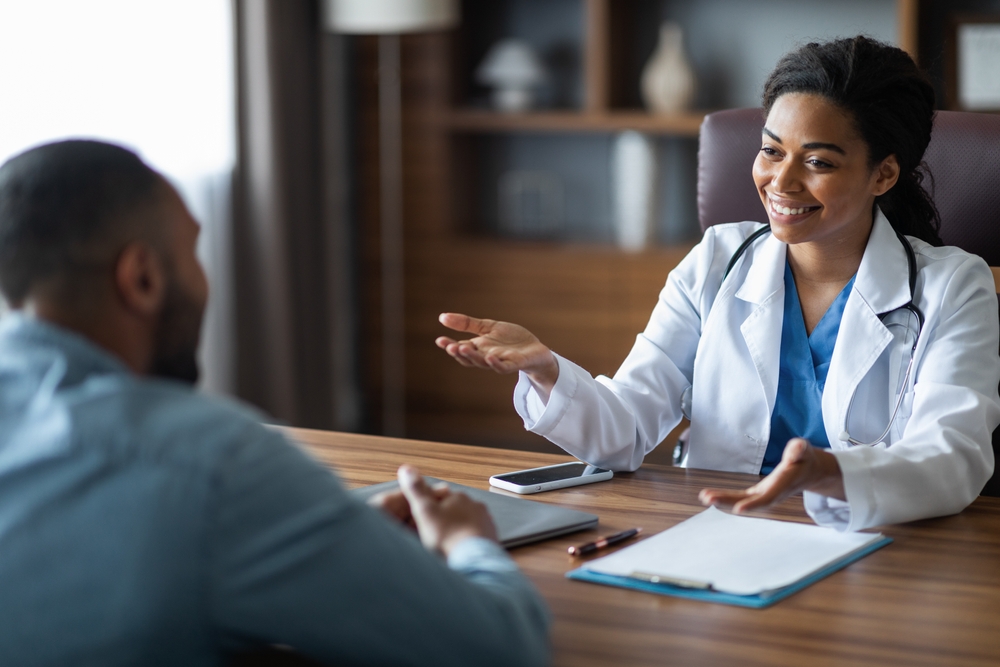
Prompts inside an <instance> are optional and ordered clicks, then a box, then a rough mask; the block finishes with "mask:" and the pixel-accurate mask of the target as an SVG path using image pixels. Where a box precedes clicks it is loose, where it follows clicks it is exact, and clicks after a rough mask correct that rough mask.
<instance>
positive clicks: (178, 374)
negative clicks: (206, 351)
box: [150, 276, 203, 384]
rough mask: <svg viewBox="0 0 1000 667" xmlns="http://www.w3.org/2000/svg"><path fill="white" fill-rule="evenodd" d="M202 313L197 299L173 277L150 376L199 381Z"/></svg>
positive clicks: (168, 288) (165, 303)
mask: <svg viewBox="0 0 1000 667" xmlns="http://www.w3.org/2000/svg"><path fill="white" fill-rule="evenodd" d="M202 312H203V310H202V308H201V307H200V306H199V304H198V303H197V301H196V300H195V299H193V298H191V296H190V295H188V294H187V293H185V292H184V289H183V288H182V287H181V285H180V283H179V282H178V281H177V279H176V278H175V277H173V276H171V278H170V280H169V282H168V283H167V292H166V294H165V295H164V303H163V311H162V312H161V315H160V326H159V330H158V331H157V333H156V340H155V342H154V345H155V348H154V350H153V364H152V367H151V368H150V374H151V375H154V376H157V377H162V378H169V379H172V380H180V381H181V382H186V383H188V384H195V383H196V382H197V381H198V359H197V351H198V338H199V336H200V334H201V318H202Z"/></svg>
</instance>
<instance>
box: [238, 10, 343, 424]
mask: <svg viewBox="0 0 1000 667" xmlns="http://www.w3.org/2000/svg"><path fill="white" fill-rule="evenodd" d="M318 5H319V3H318V2H317V0H236V3H235V11H236V53H237V125H238V142H237V169H236V178H235V187H234V201H233V214H234V224H233V236H234V238H233V247H234V255H235V256H234V276H235V296H236V299H235V302H236V308H235V312H236V326H235V332H234V338H235V342H236V355H235V366H236V378H237V379H236V387H237V393H238V394H239V395H240V396H241V397H242V398H244V399H246V400H248V401H250V402H252V403H254V404H256V405H258V406H260V407H261V408H263V409H264V410H266V411H267V412H269V413H270V414H271V415H273V416H274V417H276V418H277V419H278V420H280V421H283V422H285V423H288V424H291V425H294V426H304V427H311V428H338V429H343V430H355V429H356V427H357V423H358V414H359V404H358V399H357V397H358V395H359V394H358V391H357V380H356V370H355V364H354V361H353V360H354V357H355V355H354V347H355V346H354V329H355V326H354V316H353V311H354V306H353V303H352V302H351V299H352V295H353V294H354V290H353V285H352V276H353V267H352V265H351V262H352V257H353V253H352V252H351V250H350V247H351V233H350V224H349V219H350V191H351V188H350V184H349V182H348V177H347V173H348V170H347V169H346V168H345V166H346V163H347V160H346V154H347V150H348V146H347V137H348V130H347V121H348V119H347V114H346V112H345V109H346V108H347V105H346V104H345V103H344V101H343V96H344V94H345V93H346V91H347V85H346V75H345V72H346V71H347V68H346V67H345V66H344V64H343V59H344V56H343V54H344V53H345V52H346V51H345V49H344V48H343V45H342V44H341V43H340V42H339V41H338V40H340V39H343V38H336V37H334V36H332V35H326V34H324V33H323V32H322V31H321V28H320V13H319V6H318Z"/></svg>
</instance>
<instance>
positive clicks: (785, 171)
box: [769, 160, 802, 194]
mask: <svg viewBox="0 0 1000 667" xmlns="http://www.w3.org/2000/svg"><path fill="white" fill-rule="evenodd" d="M769 176H770V179H771V191H772V192H774V193H775V194H781V193H790V192H799V191H800V190H802V180H801V179H800V178H799V174H798V169H797V167H796V165H794V164H792V163H791V162H790V161H787V160H786V161H783V162H779V163H778V164H775V165H772V167H771V173H770V174H769Z"/></svg>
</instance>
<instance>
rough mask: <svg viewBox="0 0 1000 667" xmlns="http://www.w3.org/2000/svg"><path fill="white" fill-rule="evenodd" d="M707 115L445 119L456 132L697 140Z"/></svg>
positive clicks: (473, 115) (461, 115)
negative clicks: (629, 133)
mask: <svg viewBox="0 0 1000 667" xmlns="http://www.w3.org/2000/svg"><path fill="white" fill-rule="evenodd" d="M704 118H705V112H691V113H684V114H671V115H655V114H650V113H647V112H646V111H641V110H639V111H608V112H605V113H599V112H598V113H594V112H583V113H581V112H575V111H544V112H531V113H497V112H495V111H483V110H479V109H455V110H454V111H451V112H450V113H448V114H447V115H446V116H445V117H444V118H443V122H444V126H445V127H446V128H447V129H449V130H453V131H455V132H621V131H623V130H638V131H641V132H647V133H649V134H662V135H670V136H678V137H697V136H698V131H699V129H700V128H701V121H702V120H704Z"/></svg>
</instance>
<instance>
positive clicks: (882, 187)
mask: <svg viewBox="0 0 1000 667" xmlns="http://www.w3.org/2000/svg"><path fill="white" fill-rule="evenodd" d="M898 180H899V160H897V159H896V156H895V155H890V156H888V157H886V158H885V159H884V160H882V162H880V163H879V165H878V166H877V167H875V171H874V172H872V194H873V195H875V196H876V197H879V196H881V195H884V194H885V193H886V192H888V191H889V190H891V189H892V186H894V185H895V184H896V181H898Z"/></svg>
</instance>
